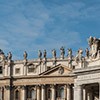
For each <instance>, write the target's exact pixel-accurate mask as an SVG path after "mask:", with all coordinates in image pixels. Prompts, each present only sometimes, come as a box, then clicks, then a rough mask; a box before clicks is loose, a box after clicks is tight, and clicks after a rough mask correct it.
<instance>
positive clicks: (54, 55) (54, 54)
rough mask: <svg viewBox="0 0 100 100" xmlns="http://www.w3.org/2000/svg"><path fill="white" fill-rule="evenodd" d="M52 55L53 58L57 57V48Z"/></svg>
mask: <svg viewBox="0 0 100 100" xmlns="http://www.w3.org/2000/svg"><path fill="white" fill-rule="evenodd" d="M52 56H53V58H56V50H55V49H53V50H52Z"/></svg>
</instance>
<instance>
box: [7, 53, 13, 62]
mask: <svg viewBox="0 0 100 100" xmlns="http://www.w3.org/2000/svg"><path fill="white" fill-rule="evenodd" d="M11 59H12V53H11V52H9V53H8V56H7V60H11Z"/></svg>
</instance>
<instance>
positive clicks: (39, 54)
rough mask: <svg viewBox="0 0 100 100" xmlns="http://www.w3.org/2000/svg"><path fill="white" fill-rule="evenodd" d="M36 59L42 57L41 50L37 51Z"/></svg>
mask: <svg viewBox="0 0 100 100" xmlns="http://www.w3.org/2000/svg"><path fill="white" fill-rule="evenodd" d="M38 57H39V58H41V57H42V52H41V50H39V51H38Z"/></svg>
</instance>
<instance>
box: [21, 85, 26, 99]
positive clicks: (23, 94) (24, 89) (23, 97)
mask: <svg viewBox="0 0 100 100" xmlns="http://www.w3.org/2000/svg"><path fill="white" fill-rule="evenodd" d="M21 100H26V87H25V86H22V90H21Z"/></svg>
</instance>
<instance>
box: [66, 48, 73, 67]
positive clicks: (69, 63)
mask: <svg viewBox="0 0 100 100" xmlns="http://www.w3.org/2000/svg"><path fill="white" fill-rule="evenodd" d="M72 57H73V56H72V49H71V48H69V49H68V55H67V58H68V66H69V67H72Z"/></svg>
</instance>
